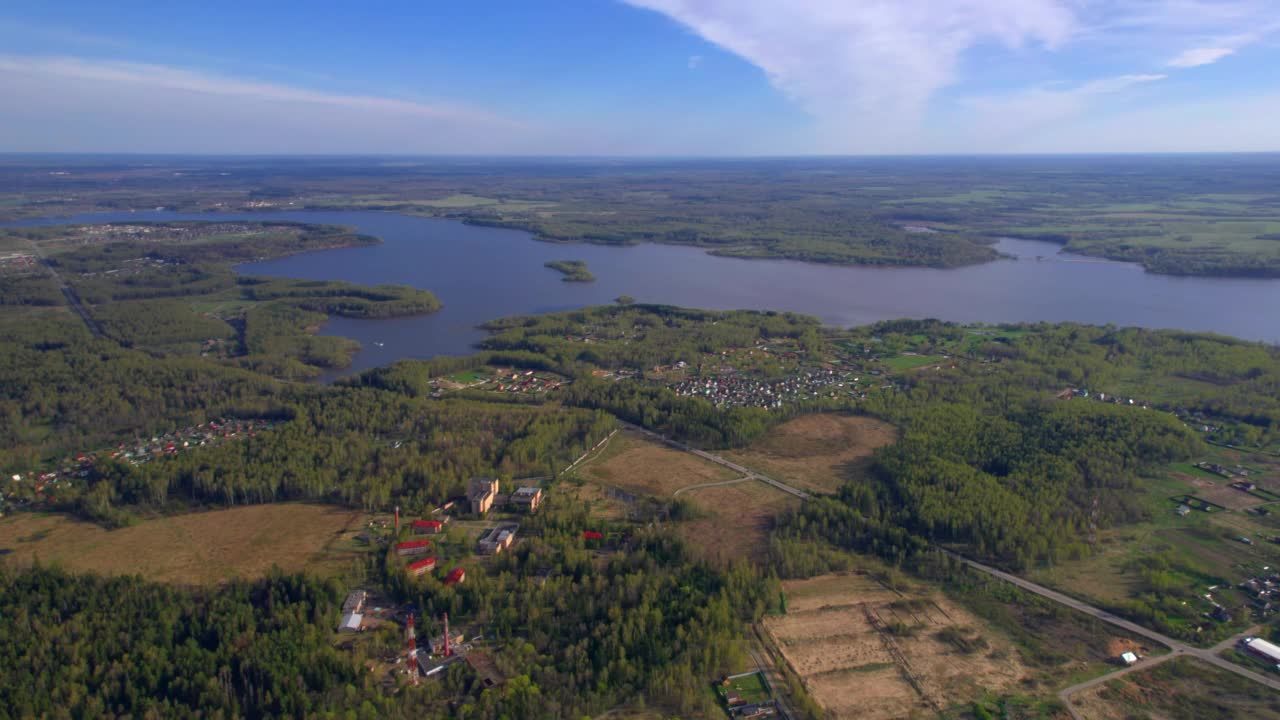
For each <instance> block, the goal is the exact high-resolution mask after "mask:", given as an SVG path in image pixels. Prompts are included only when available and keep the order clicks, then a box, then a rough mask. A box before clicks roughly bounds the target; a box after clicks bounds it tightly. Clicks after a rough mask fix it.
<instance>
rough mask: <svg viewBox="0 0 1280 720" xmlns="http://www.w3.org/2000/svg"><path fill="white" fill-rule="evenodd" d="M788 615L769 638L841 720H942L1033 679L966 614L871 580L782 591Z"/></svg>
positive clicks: (833, 579) (1006, 646)
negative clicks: (919, 718)
mask: <svg viewBox="0 0 1280 720" xmlns="http://www.w3.org/2000/svg"><path fill="white" fill-rule="evenodd" d="M783 588H784V591H785V593H786V598H787V612H786V614H785V615H783V616H780V617H773V618H769V619H767V620H766V621H765V628H766V630H767V632H768V634H769V635H770V636H771V638H772V639H773V641H774V643H775V644H776V645H777V646H778V648H779V650H780V651H781V652H782V655H783V656H784V657H785V658H786V661H787V663H788V664H789V665H790V666H791V668H792V669H793V670H794V671H795V672H796V674H797V675H799V676H800V677H801V678H802V679H803V681H804V684H805V686H806V688H807V689H808V692H809V694H810V695H811V696H812V697H813V698H814V700H816V701H817V702H818V703H819V704H820V705H822V706H823V708H825V709H826V710H827V712H828V713H829V714H830V716H831V717H834V718H836V719H837V720H843V719H845V718H857V719H858V720H881V719H885V720H887V719H888V718H899V717H905V716H910V715H912V714H913V713H917V712H919V713H927V714H932V713H940V712H941V711H942V710H945V709H946V708H948V707H951V706H953V705H958V704H963V703H966V702H970V701H973V700H975V699H977V698H979V697H981V696H983V695H984V694H986V693H989V692H995V693H1000V692H1004V691H1008V690H1010V689H1012V688H1014V687H1015V686H1016V685H1017V684H1018V683H1019V682H1020V681H1022V680H1023V679H1024V678H1025V677H1026V676H1027V668H1026V667H1025V666H1024V665H1023V663H1022V661H1021V659H1020V658H1019V655H1018V653H1017V652H1016V651H1015V649H1014V648H1013V647H1012V645H1011V644H1010V643H1009V642H1008V640H1006V639H1005V638H1003V637H1002V636H1000V635H998V634H996V633H993V632H991V631H990V630H989V629H987V628H986V627H985V626H984V625H982V624H981V623H980V622H979V621H978V620H977V619H976V618H974V617H973V616H972V615H970V614H969V613H968V612H967V611H965V610H963V609H961V608H960V607H958V606H957V605H955V604H954V603H952V602H951V601H949V600H948V599H946V598H943V597H940V596H934V595H931V594H929V593H925V592H923V591H919V590H908V591H906V592H900V591H895V590H890V589H887V588H885V587H884V586H882V585H880V584H879V583H877V582H875V581H874V580H872V579H871V578H869V577H867V576H865V575H827V576H821V577H816V578H810V579H808V580H796V581H788V582H785V583H783Z"/></svg>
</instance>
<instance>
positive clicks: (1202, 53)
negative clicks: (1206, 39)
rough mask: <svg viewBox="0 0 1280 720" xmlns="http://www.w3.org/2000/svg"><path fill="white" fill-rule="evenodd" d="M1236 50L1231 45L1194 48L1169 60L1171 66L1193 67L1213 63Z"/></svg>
mask: <svg viewBox="0 0 1280 720" xmlns="http://www.w3.org/2000/svg"><path fill="white" fill-rule="evenodd" d="M1235 52H1236V49H1235V48H1229V47H1204V48H1192V49H1190V50H1184V51H1182V52H1181V53H1178V55H1177V57H1175V58H1173V59H1172V60H1170V61H1169V67H1176V68H1192V67H1200V66H1201V65H1212V64H1213V63H1216V62H1218V61H1219V60H1221V59H1222V58H1224V57H1227V56H1228V55H1234V54H1235Z"/></svg>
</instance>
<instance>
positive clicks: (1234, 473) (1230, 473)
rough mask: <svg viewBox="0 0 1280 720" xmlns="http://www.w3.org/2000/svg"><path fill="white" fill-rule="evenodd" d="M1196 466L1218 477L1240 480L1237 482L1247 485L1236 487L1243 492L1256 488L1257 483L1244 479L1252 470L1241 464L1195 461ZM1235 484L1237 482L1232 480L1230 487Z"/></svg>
mask: <svg viewBox="0 0 1280 720" xmlns="http://www.w3.org/2000/svg"><path fill="white" fill-rule="evenodd" d="M1196 467H1198V468H1200V469H1201V470H1204V471H1205V472H1211V473H1213V474H1214V475H1218V476H1219V477H1224V478H1226V479H1228V480H1238V481H1240V483H1239V484H1241V485H1247V486H1248V487H1247V488H1244V487H1241V488H1238V489H1241V490H1244V491H1245V492H1252V491H1253V490H1256V489H1257V485H1254V484H1253V483H1252V482H1249V481H1248V480H1246V478H1248V477H1249V476H1250V475H1252V474H1253V472H1252V471H1251V470H1249V468H1247V467H1244V466H1243V465H1233V466H1231V467H1227V466H1226V465H1219V464H1218V463H1211V462H1198V463H1196ZM1236 486H1237V483H1234V482H1233V483H1231V487H1236Z"/></svg>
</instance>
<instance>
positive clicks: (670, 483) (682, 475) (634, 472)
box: [579, 432, 738, 498]
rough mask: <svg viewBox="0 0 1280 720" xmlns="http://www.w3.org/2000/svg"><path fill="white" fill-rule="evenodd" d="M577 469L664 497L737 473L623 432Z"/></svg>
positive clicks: (601, 480)
mask: <svg viewBox="0 0 1280 720" xmlns="http://www.w3.org/2000/svg"><path fill="white" fill-rule="evenodd" d="M579 473H580V474H581V475H583V476H584V477H586V478H587V479H588V480H593V481H596V482H597V483H599V484H602V485H605V486H609V487H614V488H617V489H619V490H624V491H626V492H628V493H632V494H635V495H653V496H655V497H666V498H669V497H671V495H672V493H674V492H675V491H676V490H679V489H681V488H684V487H688V486H690V485H698V484H701V483H711V482H720V481H722V480H732V479H734V478H735V477H738V476H737V474H736V473H734V472H733V471H732V470H729V469H728V468H724V467H721V466H719V465H716V464H715V463H711V462H707V461H706V460H703V459H701V458H699V457H697V456H695V455H692V454H690V453H687V452H682V451H680V450H676V449H674V448H669V447H666V446H665V445H659V444H657V443H655V442H650V441H648V440H645V439H643V438H640V437H636V436H635V435H632V434H631V433H626V432H622V433H618V435H617V436H615V437H614V438H613V439H612V440H610V441H609V447H607V448H605V450H604V452H602V453H601V454H600V456H599V457H597V458H595V459H593V460H589V461H587V462H585V463H583V464H582V466H581V467H580V469H579Z"/></svg>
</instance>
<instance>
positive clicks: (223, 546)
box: [0, 503, 367, 584]
mask: <svg viewBox="0 0 1280 720" xmlns="http://www.w3.org/2000/svg"><path fill="white" fill-rule="evenodd" d="M366 517H367V516H366V515H365V513H362V512H357V511H352V510H349V509H345V508H334V507H328V506H323V505H303V504H299V503H278V504H273V505H250V506H247V507H239V508H232V509H230V510H214V511H210V512H200V513H192V514H189V515H178V516H174V517H164V518H158V519H154V520H147V521H144V522H141V523H139V524H137V525H134V526H132V527H127V528H121V529H119V530H105V529H103V528H102V527H100V526H98V525H94V524H92V523H86V522H82V521H79V520H75V519H72V518H69V517H66V516H63V515H28V514H23V515H17V516H13V517H8V518H4V519H3V520H0V557H4V558H5V559H6V560H8V561H9V562H14V563H17V564H19V565H26V564H29V563H31V562H32V561H33V560H34V559H36V558H39V560H40V562H41V563H43V564H45V565H55V564H56V565H60V566H62V567H64V568H67V569H69V570H76V571H93V572H99V573H103V574H106V575H132V574H140V575H143V576H144V577H146V578H148V579H151V580H159V581H162V582H172V583H182V584H212V583H218V582H223V581H226V580H230V579H232V578H237V577H239V578H256V577H261V576H262V575H264V574H266V572H267V571H268V570H270V569H271V567H272V566H273V565H276V566H279V567H280V568H281V569H283V570H286V571H297V570H301V569H303V568H309V569H312V570H319V571H321V572H333V571H340V570H341V569H343V568H344V567H345V566H346V563H347V562H349V561H350V560H352V559H354V558H355V557H356V556H357V554H358V552H359V551H357V550H356V549H355V548H354V546H353V545H352V543H351V538H352V537H353V536H354V535H355V534H356V533H357V532H359V531H360V530H361V529H362V528H363V526H364V523H365V519H366ZM6 551H7V552H6Z"/></svg>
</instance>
